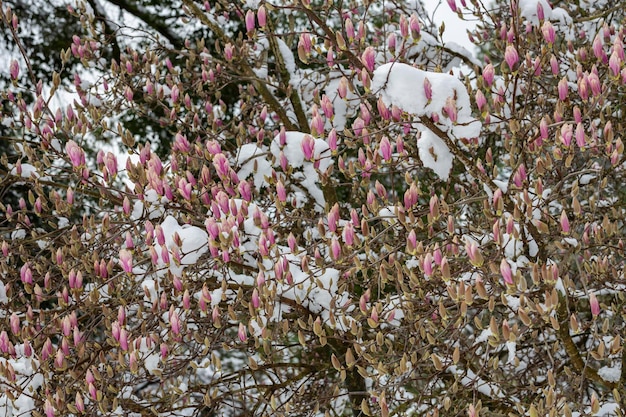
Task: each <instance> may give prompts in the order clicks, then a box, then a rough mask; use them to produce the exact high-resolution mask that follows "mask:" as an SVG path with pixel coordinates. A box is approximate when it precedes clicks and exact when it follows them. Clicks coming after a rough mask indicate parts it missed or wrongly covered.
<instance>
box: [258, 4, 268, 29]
mask: <svg viewBox="0 0 626 417" xmlns="http://www.w3.org/2000/svg"><path fill="white" fill-rule="evenodd" d="M256 17H257V20H258V21H259V27H262V28H264V27H265V25H267V11H266V10H265V6H264V5H261V7H259V10H257V14H256Z"/></svg>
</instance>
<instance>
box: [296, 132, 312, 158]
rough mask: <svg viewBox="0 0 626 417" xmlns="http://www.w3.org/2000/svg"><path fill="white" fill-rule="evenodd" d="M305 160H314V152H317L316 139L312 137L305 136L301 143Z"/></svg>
mask: <svg viewBox="0 0 626 417" xmlns="http://www.w3.org/2000/svg"><path fill="white" fill-rule="evenodd" d="M300 147H301V148H302V153H303V154H304V158H305V159H307V160H311V159H313V151H314V150H315V139H313V136H311V135H304V138H302V142H301V143H300Z"/></svg>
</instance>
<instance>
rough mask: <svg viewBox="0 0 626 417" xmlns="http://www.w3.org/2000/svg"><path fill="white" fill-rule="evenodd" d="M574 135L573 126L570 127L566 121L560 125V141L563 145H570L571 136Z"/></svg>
mask: <svg viewBox="0 0 626 417" xmlns="http://www.w3.org/2000/svg"><path fill="white" fill-rule="evenodd" d="M573 136H574V128H573V127H572V125H571V124H569V123H566V124H564V125H563V126H561V135H560V138H561V142H562V143H563V145H565V146H570V145H571V143H572V138H573Z"/></svg>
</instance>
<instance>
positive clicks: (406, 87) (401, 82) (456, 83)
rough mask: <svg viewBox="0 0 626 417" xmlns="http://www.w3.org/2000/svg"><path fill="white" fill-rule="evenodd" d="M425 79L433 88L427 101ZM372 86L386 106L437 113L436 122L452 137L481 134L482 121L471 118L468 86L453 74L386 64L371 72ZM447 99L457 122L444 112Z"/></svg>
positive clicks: (424, 113) (422, 112) (417, 112)
mask: <svg viewBox="0 0 626 417" xmlns="http://www.w3.org/2000/svg"><path fill="white" fill-rule="evenodd" d="M426 80H428V81H429V82H430V84H431V88H432V96H431V99H430V100H428V98H427V97H426V93H425V91H424V82H425V81H426ZM371 89H372V91H373V92H375V93H377V94H379V95H380V96H381V97H382V99H383V102H384V103H385V104H386V105H387V106H391V105H394V104H395V105H396V106H398V107H399V108H400V109H402V110H404V111H405V112H407V113H410V114H413V115H415V116H427V117H430V116H431V115H433V114H436V115H438V116H439V122H438V123H437V124H438V125H439V126H440V128H441V129H442V130H444V131H447V132H448V133H449V134H450V135H451V136H452V137H454V138H476V137H478V136H479V135H480V129H481V127H482V124H481V123H480V122H479V121H478V120H476V119H475V118H474V117H472V109H471V106H470V99H469V95H468V93H467V89H466V88H465V86H464V85H463V83H462V82H461V81H460V80H459V79H458V78H456V77H454V76H452V75H449V74H444V73H437V72H428V71H422V70H420V69H418V68H414V67H412V66H410V65H407V64H401V63H387V64H384V65H381V66H380V67H378V68H376V70H375V71H374V77H373V79H372V84H371ZM448 99H456V109H457V121H456V122H453V121H452V120H450V118H449V117H448V116H447V115H446V113H445V112H444V111H443V108H444V107H445V106H446V101H448Z"/></svg>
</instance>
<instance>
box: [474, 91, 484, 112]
mask: <svg viewBox="0 0 626 417" xmlns="http://www.w3.org/2000/svg"><path fill="white" fill-rule="evenodd" d="M475 99H476V106H478V110H480V111H481V112H482V111H483V108H484V107H485V106H486V105H487V98H486V97H485V95H484V94H483V92H482V91H481V90H476V95H475Z"/></svg>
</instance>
